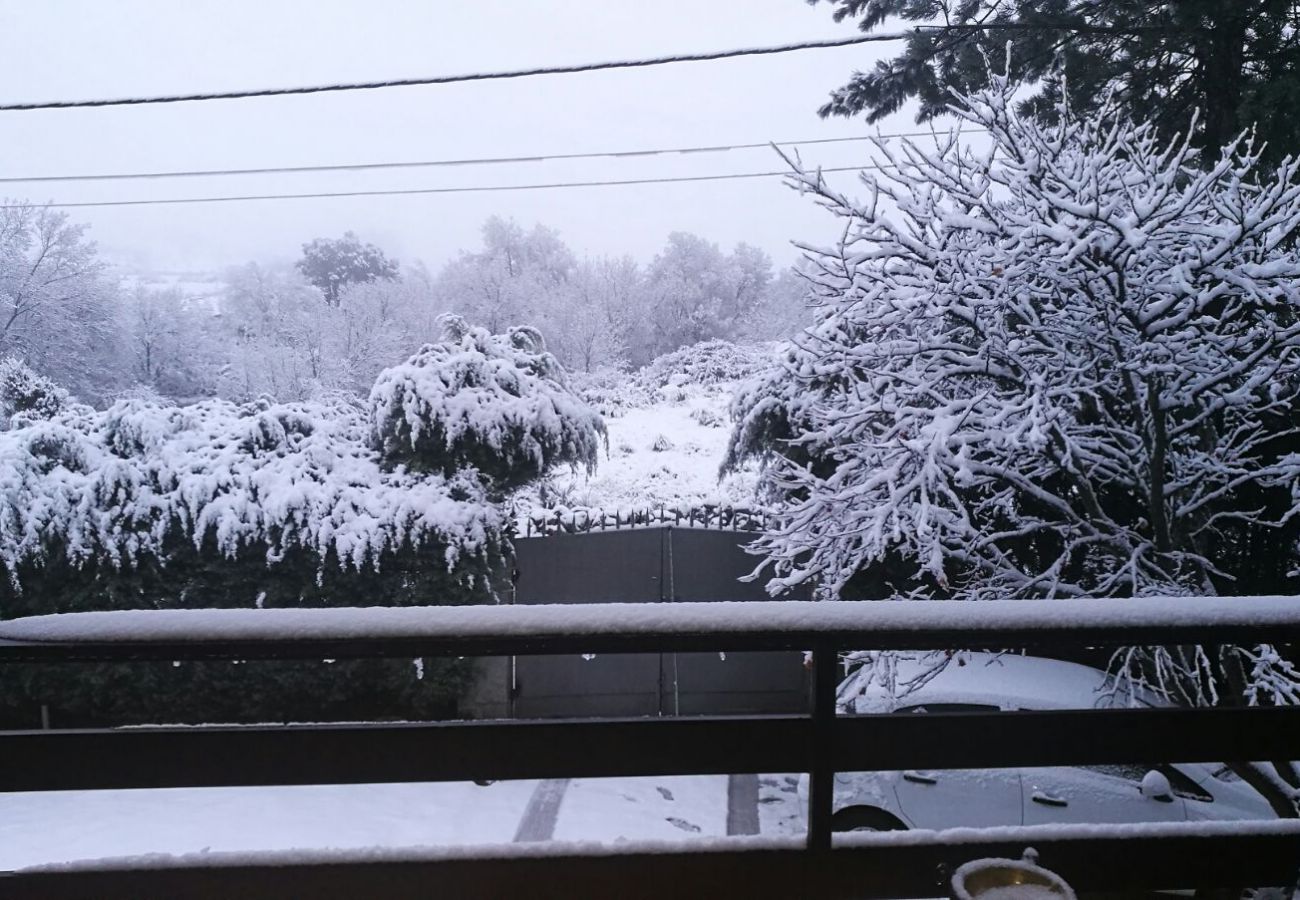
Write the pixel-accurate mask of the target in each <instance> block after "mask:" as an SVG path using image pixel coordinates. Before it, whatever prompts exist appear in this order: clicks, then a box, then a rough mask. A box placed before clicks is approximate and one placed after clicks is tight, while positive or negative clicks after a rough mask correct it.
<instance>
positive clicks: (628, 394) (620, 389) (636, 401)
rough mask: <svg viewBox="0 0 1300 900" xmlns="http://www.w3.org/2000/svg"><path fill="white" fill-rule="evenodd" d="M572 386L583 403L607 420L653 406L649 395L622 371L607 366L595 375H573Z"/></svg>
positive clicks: (579, 373)
mask: <svg viewBox="0 0 1300 900" xmlns="http://www.w3.org/2000/svg"><path fill="white" fill-rule="evenodd" d="M569 387H570V388H571V389H572V390H573V392H574V393H575V394H577V395H578V396H579V397H581V398H582V401H583V402H584V403H586V404H587V405H588V406H590V407H591V408H592V409H594V410H596V412H598V413H600V414H601V415H602V416H604V417H605V418H607V419H613V418H617V417H619V416H621V415H623V413H624V412H626V411H627V410H629V409H639V408H641V407H644V406H646V405H648V404H649V403H650V394H649V393H648V392H647V391H646V390H645V388H643V387H642V386H641V385H640V383H639V382H637V380H636V379H635V378H634V377H633V376H632V375H630V374H629V373H628V372H626V371H624V370H623V369H616V368H611V367H608V366H605V367H602V368H599V369H597V370H596V371H594V372H571V373H570V374H569Z"/></svg>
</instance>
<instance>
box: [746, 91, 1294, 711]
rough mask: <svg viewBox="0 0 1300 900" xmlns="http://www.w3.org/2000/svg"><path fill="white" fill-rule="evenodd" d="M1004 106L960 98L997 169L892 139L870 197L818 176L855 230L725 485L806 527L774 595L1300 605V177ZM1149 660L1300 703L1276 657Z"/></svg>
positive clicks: (770, 553)
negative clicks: (752, 488)
mask: <svg viewBox="0 0 1300 900" xmlns="http://www.w3.org/2000/svg"><path fill="white" fill-rule="evenodd" d="M993 85H994V86H993V88H992V89H991V90H989V91H987V92H984V93H979V94H976V95H973V96H968V97H959V98H957V101H956V102H955V103H954V104H953V110H954V113H955V114H956V115H958V116H960V117H961V119H962V120H964V122H965V123H967V124H968V125H969V126H972V127H974V128H978V129H987V131H988V135H989V139H990V146H988V147H987V149H978V150H976V149H972V148H971V142H970V141H969V140H965V141H959V140H958V139H957V136H956V135H953V136H950V137H948V138H946V139H943V138H941V139H940V140H939V141H938V142H937V143H938V146H937V147H925V146H921V145H917V144H911V143H905V144H903V145H901V146H895V145H886V144H884V143H883V142H881V143H880V144H878V152H879V154H880V157H881V158H880V160H879V162H880V163H881V168H880V169H879V170H878V171H869V172H864V173H863V175H862V180H863V185H864V188H865V192H866V196H865V198H864V199H861V200H858V199H853V198H850V197H849V196H846V195H844V194H842V193H840V192H838V191H836V190H834V189H833V188H832V187H831V186H830V185H829V184H827V183H826V181H825V180H824V179H823V178H822V177H821V176H820V175H819V173H817V172H809V171H803V170H798V171H796V174H795V175H794V176H793V179H792V180H793V182H794V184H795V185H796V186H797V187H798V188H799V189H800V190H802V191H805V192H808V193H810V194H812V195H813V196H814V197H815V198H816V200H817V201H818V202H819V203H820V204H821V205H823V206H824V207H825V208H826V209H828V210H829V211H830V212H832V213H833V214H835V215H837V216H839V217H840V218H841V219H842V220H843V222H844V228H845V231H844V235H845V236H844V238H843V241H842V243H841V244H840V245H839V246H838V247H834V248H830V249H825V250H817V249H811V248H810V249H809V253H810V256H811V257H812V259H813V260H814V261H815V263H816V268H815V270H814V271H813V273H812V278H813V280H814V282H815V284H816V290H817V293H818V294H819V300H820V302H821V304H822V306H821V308H820V309H819V311H818V313H817V316H816V321H815V323H814V324H813V325H812V326H811V327H810V328H809V329H807V331H806V332H805V333H804V334H802V335H801V336H799V337H798V338H797V339H796V340H795V341H793V342H792V343H790V344H789V345H788V346H787V347H786V348H785V350H784V351H783V357H782V360H781V364H780V365H779V366H778V367H776V368H775V369H774V370H773V371H772V372H771V373H769V374H768V375H767V376H766V377H764V378H763V379H761V380H759V381H757V382H754V383H752V384H750V385H749V386H748V388H747V389H745V390H744V391H743V392H742V393H741V394H740V396H739V398H738V401H737V404H736V407H735V412H736V414H737V416H738V420H739V421H738V424H737V426H736V431H735V433H734V436H733V442H732V447H731V452H730V457H729V463H730V464H732V465H735V464H737V463H738V462H740V461H742V460H745V459H753V458H757V459H759V460H762V461H763V462H765V463H766V465H767V468H766V474H765V487H766V490H767V491H768V492H769V493H770V494H771V495H772V496H773V497H774V498H775V499H777V500H779V501H781V503H782V511H781V513H780V516H779V520H778V522H777V524H776V525H775V527H774V528H773V529H772V530H771V532H770V533H768V534H767V535H766V536H765V537H764V538H763V539H762V540H760V541H759V543H758V546H759V548H761V550H762V552H763V553H765V554H766V557H767V559H766V563H767V564H769V565H770V566H771V567H772V570H773V571H774V575H775V577H774V579H773V581H772V582H771V586H772V588H773V589H774V590H780V589H782V588H785V587H788V586H791V585H795V584H799V583H803V582H808V581H810V580H811V581H815V582H820V583H821V585H822V586H823V589H824V590H826V591H828V592H829V593H831V594H834V595H848V594H850V593H854V589H855V588H856V589H857V593H859V594H862V593H866V594H869V595H875V596H881V595H890V594H893V595H902V596H914V597H939V598H956V599H982V598H1053V597H1085V596H1086V597H1091V596H1132V595H1138V594H1152V593H1157V594H1184V593H1195V594H1206V593H1210V594H1213V593H1223V594H1246V593H1275V592H1279V593H1296V592H1297V589H1298V588H1300V585H1298V584H1297V582H1296V574H1295V572H1296V569H1297V566H1296V561H1297V539H1298V537H1300V516H1297V513H1298V512H1300V434H1298V433H1297V428H1296V423H1297V421H1300V300H1298V299H1297V298H1298V297H1300V250H1297V247H1296V234H1297V229H1300V179H1298V178H1297V170H1298V169H1300V164H1298V163H1297V162H1296V161H1294V160H1288V161H1287V162H1285V163H1284V164H1282V165H1281V167H1280V168H1278V169H1277V170H1276V171H1272V170H1265V169H1263V168H1262V167H1261V166H1260V165H1259V164H1258V158H1257V148H1256V147H1255V146H1254V145H1252V144H1251V143H1250V141H1249V140H1245V139H1243V140H1241V141H1238V142H1237V143H1235V144H1233V145H1232V146H1231V147H1230V148H1229V149H1228V150H1227V151H1225V153H1224V154H1223V155H1222V157H1217V158H1215V159H1212V160H1198V159H1197V158H1196V155H1195V151H1193V150H1192V149H1191V148H1190V147H1189V145H1188V144H1187V143H1186V142H1183V141H1180V142H1175V143H1173V144H1168V143H1165V142H1163V141H1162V140H1161V139H1159V138H1158V136H1157V133H1156V131H1155V130H1154V129H1153V128H1152V127H1151V126H1148V125H1144V124H1140V123H1139V124H1135V123H1132V122H1130V121H1128V120H1126V119H1125V118H1124V117H1123V116H1122V115H1121V113H1120V111H1119V109H1118V107H1117V105H1116V104H1115V103H1114V102H1109V103H1106V104H1104V105H1103V107H1102V109H1101V111H1100V113H1098V114H1095V115H1090V116H1088V117H1086V118H1084V119H1075V118H1073V117H1072V116H1071V115H1070V114H1069V110H1065V109H1063V110H1061V111H1060V121H1059V123H1058V124H1055V125H1051V126H1045V125H1041V124H1037V123H1036V122H1034V121H1032V120H1028V119H1026V118H1023V117H1021V116H1020V115H1018V114H1017V113H1016V111H1015V108H1014V103H1013V99H1012V98H1013V94H1014V93H1015V91H1016V90H1017V87H1018V86H1017V85H1016V84H1014V83H1013V82H1011V81H1009V80H1008V79H1006V78H994V79H993ZM796 168H797V167H796ZM1161 654H1164V655H1161ZM1131 661H1132V662H1133V666H1134V668H1133V670H1132V671H1135V672H1136V671H1137V670H1141V672H1142V673H1148V674H1149V673H1151V672H1152V671H1158V672H1160V673H1161V674H1162V677H1161V678H1160V681H1161V682H1162V684H1163V685H1164V686H1165V687H1166V688H1169V689H1171V690H1175V691H1177V692H1181V693H1182V694H1183V695H1184V696H1185V697H1186V698H1187V699H1193V700H1196V701H1198V702H1210V701H1213V700H1214V699H1215V697H1214V696H1213V694H1214V691H1216V690H1220V691H1222V690H1224V689H1225V688H1231V689H1232V690H1233V691H1235V692H1236V694H1237V696H1238V697H1242V696H1244V697H1245V698H1246V699H1248V700H1250V701H1252V702H1297V701H1300V690H1297V686H1298V682H1300V677H1298V676H1297V673H1296V671H1295V670H1294V669H1293V668H1292V667H1291V665H1290V664H1289V663H1287V662H1286V661H1285V660H1284V659H1282V658H1281V657H1279V656H1278V655H1277V654H1275V653H1273V652H1272V651H1271V650H1270V649H1269V648H1245V647H1232V648H1224V649H1223V650H1222V651H1221V652H1214V653H1211V652H1209V651H1206V652H1202V651H1200V650H1195V651H1191V650H1188V651H1186V652H1183V651H1168V652H1165V651H1149V652H1147V651H1144V652H1139V653H1137V654H1136V656H1134V657H1132V658H1131ZM1139 677H1141V676H1139Z"/></svg>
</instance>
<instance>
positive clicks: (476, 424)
mask: <svg viewBox="0 0 1300 900" xmlns="http://www.w3.org/2000/svg"><path fill="white" fill-rule="evenodd" d="M445 327H446V334H445V336H444V340H443V341H442V342H441V343H438V344H430V345H426V346H424V347H423V348H421V349H420V351H419V352H418V353H416V354H415V355H414V356H412V357H411V358H410V359H409V360H407V361H406V362H405V363H403V364H401V365H398V366H394V367H392V368H390V369H386V370H384V371H383V372H382V373H380V375H379V378H378V379H377V380H376V381H375V386H374V388H373V389H372V391H371V393H370V404H371V408H372V414H373V419H374V434H375V438H376V440H377V442H378V443H379V446H380V449H381V452H382V454H383V456H384V459H385V460H387V461H389V462H390V463H397V464H404V465H407V466H409V467H410V468H412V469H415V470H419V471H425V472H440V473H443V474H444V475H450V474H451V473H454V472H458V471H461V470H464V469H468V468H471V467H472V468H474V469H476V470H477V471H478V472H480V473H481V474H482V475H483V476H484V477H486V478H487V479H489V481H490V482H491V484H492V486H493V487H494V488H495V489H496V490H498V491H504V490H508V489H511V488H514V487H518V486H519V485H521V484H524V483H526V482H528V481H531V480H532V479H534V478H536V477H538V476H539V475H541V474H543V473H544V472H546V471H547V470H548V469H551V468H554V467H555V466H557V465H562V464H565V463H567V464H571V465H575V466H584V467H586V468H587V470H588V471H591V470H594V469H595V467H596V461H597V453H598V451H599V449H600V447H601V443H602V440H603V438H604V434H605V425H604V422H603V421H602V420H601V418H600V416H599V415H598V414H597V413H596V412H595V411H594V410H592V409H591V408H590V407H588V406H587V405H586V404H585V403H583V402H582V400H581V399H579V398H578V397H577V395H575V394H574V393H573V392H572V391H571V390H569V388H568V385H567V384H566V380H565V374H564V370H563V369H562V368H561V367H560V365H559V364H558V363H557V362H556V361H555V358H554V357H553V356H551V354H550V353H547V352H546V345H545V342H544V341H543V340H542V336H541V334H539V333H538V332H537V331H536V330H535V329H533V328H512V329H510V331H509V332H508V333H506V334H504V335H498V334H490V333H488V332H487V331H486V330H484V329H482V328H472V327H469V326H468V325H466V324H465V323H464V321H463V320H460V319H458V318H454V317H452V318H449V319H448V320H447V322H446V323H445Z"/></svg>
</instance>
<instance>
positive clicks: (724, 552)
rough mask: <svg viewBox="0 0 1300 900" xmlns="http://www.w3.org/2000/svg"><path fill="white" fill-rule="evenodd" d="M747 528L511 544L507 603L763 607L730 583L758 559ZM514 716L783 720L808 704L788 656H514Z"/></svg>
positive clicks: (757, 591) (647, 531)
mask: <svg viewBox="0 0 1300 900" xmlns="http://www.w3.org/2000/svg"><path fill="white" fill-rule="evenodd" d="M752 538H753V534H752V533H744V532H732V531H711V530H704V529H697V528H640V529H634V530H627V531H608V532H588V533H584V534H561V535H551V536H547V537H537V538H524V539H520V540H517V541H516V542H515V570H516V572H517V580H516V583H515V602H516V603H636V602H640V603H645V602H659V601H672V600H719V601H721V600H732V601H743V600H756V601H761V600H766V599H769V598H768V595H767V593H766V591H765V590H764V589H763V585H762V582H761V581H756V582H742V581H739V580H738V579H739V578H740V577H741V576H743V575H746V574H748V573H749V572H750V571H752V570H753V568H754V565H755V564H756V562H757V559H756V558H755V557H753V556H750V555H749V554H747V553H745V552H744V550H743V545H744V544H745V543H746V542H748V541H749V540H751V539H752ZM512 683H513V690H512V704H511V708H512V710H513V715H515V716H517V717H520V718H552V717H569V716H575V717H577V716H653V715H703V714H714V715H726V714H752V713H792V712H802V711H804V710H806V709H807V708H808V679H807V676H806V673H805V671H804V666H803V657H802V655H801V654H798V653H757V652H749V653H728V654H725V655H723V654H718V653H684V654H673V653H664V654H626V655H610V654H602V655H600V656H596V657H594V658H592V659H583V658H582V657H577V656H572V657H567V656H566V657H557V656H520V657H516V658H515V659H514V667H513V681H512Z"/></svg>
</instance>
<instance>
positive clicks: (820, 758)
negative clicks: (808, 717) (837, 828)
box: [803, 643, 841, 851]
mask: <svg viewBox="0 0 1300 900" xmlns="http://www.w3.org/2000/svg"><path fill="white" fill-rule="evenodd" d="M812 667H813V709H812V729H811V731H810V733H809V735H808V737H809V740H810V746H809V748H808V750H809V759H810V761H811V764H810V765H809V766H808V767H807V768H806V769H804V770H803V771H807V772H808V849H809V850H813V851H817V850H829V849H830V847H831V814H832V813H833V811H834V799H835V768H834V763H833V762H832V759H831V754H830V753H829V752H827V751H829V750H830V749H831V748H832V747H835V746H838V742H837V741H836V732H835V725H836V721H835V719H836V716H835V699H836V698H835V689H836V687H837V686H838V685H839V682H840V676H841V670H840V664H839V654H838V653H837V652H836V651H835V648H834V647H833V646H832V645H831V644H826V643H822V644H818V645H817V647H816V649H815V650H813V653H812ZM819 748H820V750H821V752H818V749H819Z"/></svg>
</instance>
